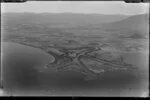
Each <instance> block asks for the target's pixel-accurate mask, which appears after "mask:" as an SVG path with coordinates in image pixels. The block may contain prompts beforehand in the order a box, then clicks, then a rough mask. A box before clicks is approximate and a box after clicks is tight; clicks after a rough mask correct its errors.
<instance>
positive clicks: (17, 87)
mask: <svg viewBox="0 0 150 100" xmlns="http://www.w3.org/2000/svg"><path fill="white" fill-rule="evenodd" d="M2 49H3V51H2V68H3V80H4V81H3V84H4V90H6V92H9V94H11V95H78V96H140V95H142V94H143V93H145V92H147V89H148V85H147V84H148V76H147V75H148V70H147V69H148V60H147V59H148V56H147V55H143V54H139V53H138V54H126V61H127V62H129V63H133V64H135V65H137V67H139V69H140V72H141V73H142V74H139V72H136V71H135V72H126V71H115V72H109V73H104V74H102V75H101V78H100V79H96V80H91V81H85V80H84V75H82V74H81V73H78V72H73V71H65V72H59V73H58V72H56V71H55V70H54V69H44V68H43V65H44V64H45V63H47V62H49V61H50V60H52V57H51V56H50V55H48V54H47V53H45V52H44V51H42V50H39V49H36V48H32V47H28V46H25V45H20V44H16V43H3V48H2Z"/></svg>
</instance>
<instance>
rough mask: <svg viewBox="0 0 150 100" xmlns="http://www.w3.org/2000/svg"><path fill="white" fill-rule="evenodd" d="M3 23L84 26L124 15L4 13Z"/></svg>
mask: <svg viewBox="0 0 150 100" xmlns="http://www.w3.org/2000/svg"><path fill="white" fill-rule="evenodd" d="M2 16H3V18H4V21H5V23H9V24H18V23H24V24H32V23H36V24H43V25H46V24H47V25H59V26H60V25H65V26H68V27H69V26H73V27H74V26H84V25H89V24H101V23H110V22H115V21H120V20H123V19H125V18H127V17H128V16H126V15H103V14H78V13H77V14H75V13H40V14H37V13H4V14H2Z"/></svg>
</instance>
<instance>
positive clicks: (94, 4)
mask: <svg viewBox="0 0 150 100" xmlns="http://www.w3.org/2000/svg"><path fill="white" fill-rule="evenodd" d="M1 7H2V12H35V13H41V12H50V13H64V12H72V13H99V14H129V15H134V14H141V13H146V12H148V10H149V6H148V3H124V2H120V1H119V2H117V1H111V2H110V1H109V2H108V1H107V2H104V1H49V2H46V1H45V2H42V1H39V2H35V1H32V2H31V1H30V2H26V3H7V4H4V3H2V4H1Z"/></svg>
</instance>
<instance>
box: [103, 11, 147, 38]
mask: <svg viewBox="0 0 150 100" xmlns="http://www.w3.org/2000/svg"><path fill="white" fill-rule="evenodd" d="M148 17H149V16H148V15H147V14H141V15H135V16H131V17H129V18H127V19H124V20H122V21H117V22H113V23H109V24H108V23H107V24H104V25H102V26H101V27H102V28H104V29H106V30H107V31H119V32H121V33H137V34H144V35H148V29H149V19H148Z"/></svg>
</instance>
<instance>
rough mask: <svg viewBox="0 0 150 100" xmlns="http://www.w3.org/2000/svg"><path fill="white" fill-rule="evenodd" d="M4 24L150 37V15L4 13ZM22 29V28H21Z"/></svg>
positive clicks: (24, 27)
mask: <svg viewBox="0 0 150 100" xmlns="http://www.w3.org/2000/svg"><path fill="white" fill-rule="evenodd" d="M2 16H3V20H2V21H4V24H5V25H6V26H10V27H11V28H12V27H16V26H17V27H19V26H21V27H23V29H24V30H39V31H40V30H41V31H44V30H45V29H44V28H45V26H46V27H48V28H50V30H51V31H52V30H53V29H55V30H59V29H61V28H62V29H66V30H67V29H70V28H75V29H76V30H95V29H96V30H105V31H108V32H112V33H115V32H116V33H121V34H122V33H123V34H124V33H125V34H131V35H133V36H131V37H135V36H136V34H138V37H139V36H140V35H144V36H146V37H148V33H149V15H148V14H140V15H133V16H127V15H103V14H75V13H59V14H57V13H40V14H36V13H4V14H2ZM21 29H22V28H21Z"/></svg>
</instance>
